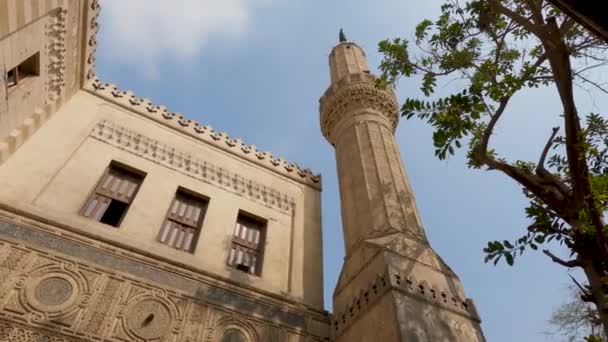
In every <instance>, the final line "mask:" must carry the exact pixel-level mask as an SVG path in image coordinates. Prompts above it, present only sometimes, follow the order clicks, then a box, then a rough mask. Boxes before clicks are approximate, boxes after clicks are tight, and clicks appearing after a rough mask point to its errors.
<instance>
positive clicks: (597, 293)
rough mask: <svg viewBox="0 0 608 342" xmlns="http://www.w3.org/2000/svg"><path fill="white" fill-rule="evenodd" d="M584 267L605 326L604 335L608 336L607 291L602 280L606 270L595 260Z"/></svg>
mask: <svg viewBox="0 0 608 342" xmlns="http://www.w3.org/2000/svg"><path fill="white" fill-rule="evenodd" d="M583 269H584V271H585V275H586V276H587V280H588V281H589V286H590V287H591V295H592V297H593V301H594V303H595V306H596V308H597V312H598V315H599V318H600V320H601V322H602V326H603V328H604V335H605V336H608V305H607V296H606V292H605V290H604V288H605V285H604V282H603V281H602V277H603V275H604V272H603V270H602V269H601V268H598V267H597V266H596V265H595V263H593V262H591V263H590V264H589V265H586V266H585V267H583Z"/></svg>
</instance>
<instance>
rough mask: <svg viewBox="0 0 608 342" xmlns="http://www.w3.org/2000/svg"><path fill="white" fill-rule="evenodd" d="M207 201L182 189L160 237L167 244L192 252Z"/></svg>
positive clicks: (176, 195) (172, 206)
mask: <svg viewBox="0 0 608 342" xmlns="http://www.w3.org/2000/svg"><path fill="white" fill-rule="evenodd" d="M205 207H206V202H205V201H204V200H202V199H199V198H195V197H193V196H189V195H186V194H184V193H182V192H180V191H178V192H177V193H176V194H175V198H174V199H173V202H172V203H171V206H170V207H169V212H168V213H167V219H166V220H165V222H164V224H163V226H162V227H161V230H160V234H159V236H158V239H159V241H160V242H162V243H164V244H166V245H167V246H170V247H173V248H177V249H181V250H184V251H187V252H192V251H193V250H194V246H195V245H196V240H197V238H198V235H199V230H200V228H199V227H200V224H201V221H202V218H203V216H204V214H205Z"/></svg>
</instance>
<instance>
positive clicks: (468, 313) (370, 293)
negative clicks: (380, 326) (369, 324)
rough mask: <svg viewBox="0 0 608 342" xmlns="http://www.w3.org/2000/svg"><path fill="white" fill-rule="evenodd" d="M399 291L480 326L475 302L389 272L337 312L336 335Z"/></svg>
mask: <svg viewBox="0 0 608 342" xmlns="http://www.w3.org/2000/svg"><path fill="white" fill-rule="evenodd" d="M391 289H392V290H396V291H399V292H402V293H405V294H407V295H408V296H409V297H413V298H414V299H416V300H421V301H425V302H428V303H429V304H432V305H435V306H437V307H440V308H442V309H446V310H449V311H451V312H454V313H457V314H459V315H462V316H465V317H468V318H470V319H472V320H474V321H477V322H479V321H480V319H479V315H478V313H477V310H476V308H475V306H474V304H473V301H472V300H471V299H462V298H459V297H458V295H456V294H453V293H451V292H450V291H449V290H447V289H440V288H436V287H434V286H433V285H432V284H429V283H428V282H426V281H425V280H417V279H415V278H413V277H411V276H409V277H408V276H406V275H404V274H401V273H397V272H395V273H392V274H389V273H388V272H385V273H382V274H378V275H377V276H376V278H375V279H374V280H373V281H372V282H371V283H370V284H369V286H367V287H366V288H364V289H361V290H360V294H359V295H358V296H356V297H355V298H352V301H351V304H350V305H348V307H346V308H344V309H342V311H340V312H336V313H335V314H334V315H333V317H332V327H333V330H334V332H335V333H336V334H341V333H342V332H343V331H344V330H345V329H346V328H348V327H349V326H350V325H351V324H353V323H354V322H356V321H357V318H358V317H359V316H360V315H361V314H362V313H363V312H365V311H366V310H367V309H368V308H369V307H371V306H372V304H373V303H374V302H375V301H376V300H377V299H379V298H380V297H382V295H383V294H384V293H385V292H387V291H389V290H391Z"/></svg>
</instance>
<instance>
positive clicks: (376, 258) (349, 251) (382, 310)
mask: <svg viewBox="0 0 608 342" xmlns="http://www.w3.org/2000/svg"><path fill="white" fill-rule="evenodd" d="M329 59H330V62H329V65H330V69H331V81H332V84H331V85H330V87H329V89H328V90H327V91H326V92H325V94H324V95H323V97H322V98H321V100H320V112H321V130H322V132H323V135H324V136H325V138H326V139H327V140H328V141H329V142H330V143H331V144H332V145H333V146H334V147H335V151H336V159H337V164H338V179H339V185H340V199H341V206H342V223H343V230H344V241H345V249H346V259H345V262H344V265H343V267H342V272H341V273H340V278H339V280H338V284H337V285H336V289H335V291H334V297H333V302H334V305H333V308H334V315H333V322H332V334H333V338H334V340H335V341H337V342H350V341H387V342H389V341H390V342H393V341H395V342H397V341H402V342H426V341H438V342H483V341H484V337H483V334H482V332H481V328H480V320H479V316H478V315H477V312H476V310H475V307H474V305H473V302H472V301H471V300H470V299H466V296H465V294H464V290H463V289H462V285H461V284H460V280H459V279H458V277H457V276H456V274H455V273H454V272H453V271H452V270H451V269H450V268H449V267H448V266H447V265H446V264H445V263H444V262H443V260H442V259H441V258H440V257H439V256H438V255H437V254H436V253H435V252H434V251H433V249H432V248H431V247H430V245H429V243H428V241H427V239H426V235H425V232H424V228H423V225H422V221H421V219H420V215H419V213H418V209H417V208H416V203H415V200H414V194H413V191H412V189H411V186H410V184H409V181H408V179H407V175H406V172H405V168H404V166H403V162H402V161H401V157H400V152H399V149H398V147H397V143H396V141H395V138H394V131H395V128H396V126H397V122H398V105H397V100H396V97H395V94H394V93H393V91H392V89H380V88H378V87H376V85H375V77H374V76H373V75H370V74H369V70H368V68H367V61H366V59H365V53H364V52H363V50H362V49H361V48H360V47H358V46H357V45H356V44H354V43H351V42H343V43H340V44H339V45H338V46H336V47H335V48H334V49H333V51H332V53H331V54H330V57H329Z"/></svg>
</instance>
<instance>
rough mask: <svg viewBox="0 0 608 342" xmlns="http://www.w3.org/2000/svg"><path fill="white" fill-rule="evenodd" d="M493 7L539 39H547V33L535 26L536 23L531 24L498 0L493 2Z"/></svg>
mask: <svg viewBox="0 0 608 342" xmlns="http://www.w3.org/2000/svg"><path fill="white" fill-rule="evenodd" d="M492 6H494V8H495V9H497V10H498V11H499V12H501V13H502V14H504V15H505V16H507V17H508V18H510V19H511V20H513V21H515V22H516V23H518V24H519V25H521V26H523V27H524V28H525V29H526V30H528V31H530V32H532V33H533V34H534V35H535V36H537V37H538V38H539V39H546V38H547V34H546V32H544V31H543V30H541V29H540V27H539V26H536V25H534V23H532V22H530V21H529V20H528V19H526V18H524V17H522V16H521V15H519V14H517V13H516V12H514V11H512V10H511V9H509V8H507V7H505V6H503V5H501V3H500V2H499V1H498V0H492Z"/></svg>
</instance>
